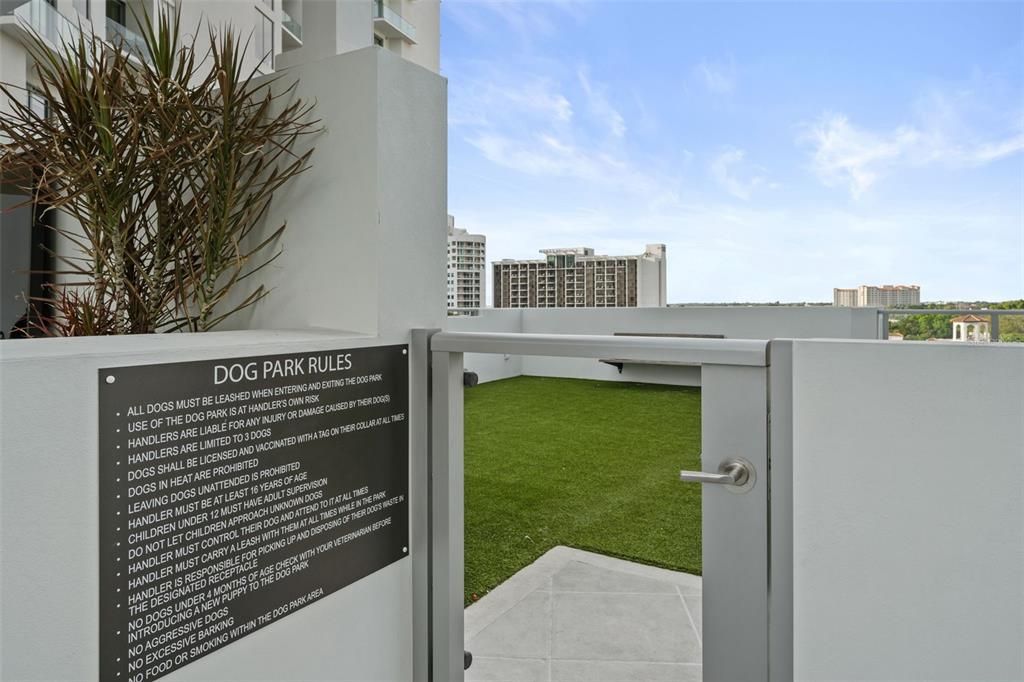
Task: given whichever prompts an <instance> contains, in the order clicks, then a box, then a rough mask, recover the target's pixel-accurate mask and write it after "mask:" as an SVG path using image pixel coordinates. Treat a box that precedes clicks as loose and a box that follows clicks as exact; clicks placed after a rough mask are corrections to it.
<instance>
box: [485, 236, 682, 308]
mask: <svg viewBox="0 0 1024 682" xmlns="http://www.w3.org/2000/svg"><path fill="white" fill-rule="evenodd" d="M541 253H543V254H544V256H545V258H544V259H538V260H507V259H506V260H501V261H497V262H495V263H494V273H493V274H494V277H493V282H492V286H493V287H494V307H495V308H613V307H618V308H626V307H628V308H635V307H641V308H645V307H658V306H664V305H666V303H667V301H666V298H667V297H666V265H665V245H664V244H648V245H647V248H646V249H645V250H644V252H643V253H642V254H640V255H637V256H599V255H595V254H594V249H591V248H588V247H579V248H569V249H543V250H541Z"/></svg>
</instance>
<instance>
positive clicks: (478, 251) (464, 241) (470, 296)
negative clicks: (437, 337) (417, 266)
mask: <svg viewBox="0 0 1024 682" xmlns="http://www.w3.org/2000/svg"><path fill="white" fill-rule="evenodd" d="M486 264H487V237H485V236H484V235H482V234H470V233H469V232H468V231H466V230H461V229H459V228H457V227H455V217H454V216H448V311H449V313H451V314H460V315H476V314H478V313H479V311H480V308H482V307H483V305H484V300H485V299H486V297H485V296H484V279H485V278H484V270H485V268H486V267H487V265H486Z"/></svg>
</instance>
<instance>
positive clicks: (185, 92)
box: [0, 10, 319, 335]
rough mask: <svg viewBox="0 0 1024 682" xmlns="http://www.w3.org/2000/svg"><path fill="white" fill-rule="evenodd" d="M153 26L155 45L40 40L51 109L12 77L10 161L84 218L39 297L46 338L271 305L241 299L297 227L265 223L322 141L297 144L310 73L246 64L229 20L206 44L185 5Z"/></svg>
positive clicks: (201, 319) (183, 321)
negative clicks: (296, 76) (186, 21)
mask: <svg viewBox="0 0 1024 682" xmlns="http://www.w3.org/2000/svg"><path fill="white" fill-rule="evenodd" d="M139 23H140V25H141V26H142V32H143V38H144V42H145V47H146V50H145V54H140V53H139V52H138V51H135V52H133V51H132V50H130V49H128V46H127V45H125V44H123V43H120V44H118V43H117V41H115V44H113V45H112V44H110V43H108V42H106V41H104V40H103V39H101V38H99V37H97V36H95V35H92V34H87V33H85V32H84V31H81V32H79V36H78V37H77V38H76V40H75V41H73V42H67V43H64V44H61V45H53V44H50V43H48V42H47V40H46V39H45V38H43V37H42V36H38V35H36V36H33V37H31V38H30V40H29V49H30V51H31V53H32V56H33V58H34V60H35V64H36V71H37V75H38V80H39V83H40V91H41V94H42V97H43V98H44V99H45V100H46V102H47V103H48V105H49V107H48V108H49V115H47V116H42V115H40V114H39V113H37V112H36V111H35V110H33V109H32V108H30V107H29V106H27V105H26V104H23V103H22V102H21V98H20V97H18V96H17V94H18V93H16V92H15V91H14V90H13V89H12V88H10V87H9V86H6V85H3V84H0V93H2V94H3V95H4V96H6V98H7V99H8V100H9V102H10V110H9V112H7V113H3V114H0V139H2V140H4V142H3V144H2V145H0V166H2V169H0V170H3V171H4V173H5V174H6V175H7V176H9V177H18V178H21V183H20V184H21V186H22V189H23V190H24V191H25V192H26V194H28V195H29V197H30V199H29V201H34V202H36V203H38V204H43V205H46V206H49V207H50V208H49V210H59V211H62V212H64V213H66V214H67V215H69V216H71V217H72V218H73V219H74V222H76V223H77V225H75V226H74V227H68V226H66V225H60V226H58V227H55V228H54V229H56V230H57V232H58V234H59V239H58V242H63V244H64V247H63V248H60V247H58V248H56V249H55V251H54V253H53V257H54V259H55V262H56V263H57V266H56V268H55V270H54V271H53V272H52V273H49V274H50V275H51V280H52V281H53V282H55V283H54V284H51V285H50V286H49V287H48V289H47V292H46V295H45V296H43V297H42V298H39V299H36V300H33V301H32V303H33V304H34V305H35V306H37V310H43V309H45V310H49V311H52V312H51V313H48V314H46V315H45V316H40V317H38V318H37V320H36V323H35V324H36V326H38V327H39V328H40V329H41V330H43V331H45V332H46V333H48V334H55V335H83V334H139V333H151V332H160V331H176V330H189V331H206V330H208V329H211V328H213V327H214V326H216V325H217V324H218V323H220V322H222V321H223V320H224V319H226V318H227V317H229V316H230V315H232V314H233V313H236V312H238V311H239V310H242V309H244V308H246V307H248V306H251V305H253V304H255V303H257V302H258V301H260V300H261V299H263V298H264V297H265V296H266V295H267V294H268V293H269V291H268V290H267V289H266V288H265V287H264V286H263V285H258V286H255V287H253V288H252V289H251V293H249V294H248V295H247V296H244V297H241V298H240V297H237V296H236V297H231V296H230V294H231V292H232V291H233V290H234V288H235V287H236V286H237V285H238V284H239V282H241V281H242V280H243V279H245V278H247V277H250V276H252V275H254V274H255V273H257V272H258V271H259V270H260V269H261V268H263V267H265V266H266V265H268V264H269V263H270V262H272V261H273V260H274V259H275V258H276V257H277V255H279V254H280V246H279V237H280V236H281V234H282V232H283V231H284V230H285V227H286V226H285V224H281V225H279V226H270V227H268V228H267V229H264V230H261V228H263V225H264V222H265V219H266V217H267V213H268V209H269V207H270V203H271V200H272V199H273V195H274V193H275V192H276V191H277V190H278V189H280V188H281V187H282V186H283V185H285V184H286V183H287V182H289V181H290V180H291V179H292V178H294V177H295V176H297V175H299V174H300V173H302V172H304V171H305V170H307V169H308V168H309V160H310V156H311V154H312V148H311V147H310V148H309V149H307V150H306V151H304V152H302V153H297V152H296V151H294V150H295V147H296V142H297V141H298V140H299V138H300V137H301V136H303V135H308V134H312V133H315V132H316V131H317V130H318V129H319V128H318V125H319V124H318V122H317V121H315V120H313V119H312V118H311V113H312V110H313V104H311V103H309V102H305V101H303V100H302V99H300V98H298V97H296V96H295V92H294V91H295V88H296V85H297V83H296V82H292V83H291V84H290V85H285V84H283V83H282V82H281V80H280V77H261V76H259V74H258V72H257V71H256V70H255V69H254V68H247V67H246V66H245V64H246V49H247V47H248V44H247V43H246V42H243V41H242V40H241V39H239V37H237V36H236V35H235V34H234V33H233V32H232V31H231V30H226V31H224V32H223V33H221V34H219V35H218V34H216V33H215V32H214V31H213V30H212V29H211V30H210V31H209V44H210V48H209V50H208V51H207V52H205V53H204V54H199V53H198V50H197V46H196V41H195V39H192V40H185V39H184V38H183V37H182V34H181V30H180V28H181V26H180V14H179V13H178V12H177V11H176V10H165V11H162V12H161V13H160V14H158V15H157V16H156V17H155V18H154V17H150V16H149V15H148V14H146V15H145V16H142V17H140V18H139ZM51 222H53V221H51ZM239 299H240V300H239Z"/></svg>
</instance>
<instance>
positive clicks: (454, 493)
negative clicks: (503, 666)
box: [429, 351, 465, 682]
mask: <svg viewBox="0 0 1024 682" xmlns="http://www.w3.org/2000/svg"><path fill="white" fill-rule="evenodd" d="M430 355H431V362H430V367H431V377H430V386H431V396H430V463H429V467H430V519H429V526H430V541H429V542H430V548H429V549H430V561H429V566H430V577H429V583H430V587H431V593H430V610H431V612H430V640H431V641H430V654H431V660H430V670H431V673H432V676H431V677H430V678H429V679H431V680H433V681H434V682H462V680H463V679H464V677H465V671H464V669H463V667H464V659H463V652H464V647H465V641H464V639H465V618H464V614H463V601H464V593H465V589H464V584H465V576H464V572H465V556H464V550H465V538H464V517H465V509H464V508H463V506H464V503H463V499H464V484H463V472H462V469H463V435H464V434H463V429H464V427H463V405H462V372H463V355H462V353H456V352H447V351H440V352H439V351H432V352H431V354H430Z"/></svg>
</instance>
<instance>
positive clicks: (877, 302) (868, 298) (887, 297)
mask: <svg viewBox="0 0 1024 682" xmlns="http://www.w3.org/2000/svg"><path fill="white" fill-rule="evenodd" d="M920 304H921V287H919V286H917V285H916V284H911V285H905V284H883V285H882V286H872V285H870V284H862V285H860V286H859V287H857V288H856V289H839V288H836V289H833V290H832V305H834V306H836V307H845V308H897V307H906V306H915V305H920Z"/></svg>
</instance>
